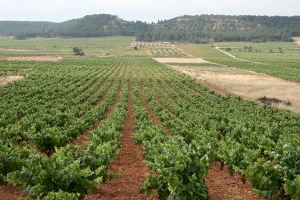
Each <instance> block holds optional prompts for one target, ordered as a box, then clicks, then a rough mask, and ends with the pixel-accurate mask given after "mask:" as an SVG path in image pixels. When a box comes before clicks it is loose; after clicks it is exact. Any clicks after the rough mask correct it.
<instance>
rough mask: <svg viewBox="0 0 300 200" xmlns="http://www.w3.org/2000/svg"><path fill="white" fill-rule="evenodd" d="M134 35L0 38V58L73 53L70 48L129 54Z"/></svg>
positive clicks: (93, 53)
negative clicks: (23, 38) (24, 38)
mask: <svg viewBox="0 0 300 200" xmlns="http://www.w3.org/2000/svg"><path fill="white" fill-rule="evenodd" d="M134 39H135V38H134V37H121V36H116V37H103V38H34V39H27V40H14V39H12V38H1V39H0V58H1V57H2V58H5V57H16V56H45V55H46V56H49V55H52V56H64V57H71V56H72V55H73V51H72V48H73V47H78V48H83V49H84V50H85V53H86V54H87V55H88V56H94V57H95V56H108V55H119V54H120V55H126V54H129V55H131V53H132V50H131V49H129V48H127V47H129V45H130V43H131V42H132V41H133V40H134Z"/></svg>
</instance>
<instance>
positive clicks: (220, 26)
mask: <svg viewBox="0 0 300 200" xmlns="http://www.w3.org/2000/svg"><path fill="white" fill-rule="evenodd" d="M0 35H2V36H15V37H16V38H19V39H25V38H28V37H37V36H42V37H57V36H62V37H99V36H114V35H122V36H136V37H137V40H144V41H189V42H196V43H200V42H208V41H209V40H210V39H214V40H215V41H266V40H283V41H287V40H291V37H292V36H299V35H300V16H294V17H279V16H275V17H267V16H224V15H200V16H181V17H177V18H174V19H170V20H164V21H159V22H157V23H151V24H149V23H144V22H139V21H137V22H133V21H131V22H130V21H126V20H123V19H121V18H119V17H117V16H114V15H107V14H101V15H88V16H85V17H83V18H80V19H73V20H69V21H65V22H62V23H52V22H17V21H2V22H0Z"/></svg>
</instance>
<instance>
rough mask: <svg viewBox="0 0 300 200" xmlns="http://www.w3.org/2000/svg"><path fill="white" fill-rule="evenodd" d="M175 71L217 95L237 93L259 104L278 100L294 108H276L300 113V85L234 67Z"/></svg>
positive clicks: (180, 69)
mask: <svg viewBox="0 0 300 200" xmlns="http://www.w3.org/2000/svg"><path fill="white" fill-rule="evenodd" d="M173 68H174V69H176V70H178V71H181V72H183V73H185V74H188V75H190V76H192V77H194V78H197V79H198V80H199V81H200V82H202V83H204V84H205V85H206V86H207V87H210V88H211V89H213V90H216V91H217V92H220V93H223V94H224V93H229V94H235V95H239V96H243V97H245V98H247V99H250V100H255V101H256V100H257V99H258V98H260V97H264V96H266V97H268V98H277V99H280V100H283V101H286V102H290V103H291V104H292V105H291V106H287V105H284V104H276V105H275V106H276V107H278V108H283V109H289V110H292V111H294V112H297V113H300V84H299V83H296V82H291V81H286V80H283V79H279V78H275V77H271V76H267V75H264V74H259V73H255V72H249V71H246V70H240V69H237V68H233V67H176V66H173Z"/></svg>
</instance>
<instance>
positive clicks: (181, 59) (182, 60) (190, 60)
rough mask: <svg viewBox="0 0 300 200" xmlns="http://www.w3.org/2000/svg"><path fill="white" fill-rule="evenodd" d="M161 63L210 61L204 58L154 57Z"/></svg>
mask: <svg viewBox="0 0 300 200" xmlns="http://www.w3.org/2000/svg"><path fill="white" fill-rule="evenodd" d="M153 59H154V60H156V61H157V62H160V63H209V62H208V61H206V60H204V59H202V58H153Z"/></svg>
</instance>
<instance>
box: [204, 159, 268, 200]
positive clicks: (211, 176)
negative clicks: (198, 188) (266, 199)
mask: <svg viewBox="0 0 300 200" xmlns="http://www.w3.org/2000/svg"><path fill="white" fill-rule="evenodd" d="M220 166H221V164H220V163H214V164H213V166H212V170H210V171H209V172H208V174H207V177H206V185H207V187H208V192H209V196H210V199H211V200H223V199H243V200H262V199H263V198H261V197H259V196H258V195H257V194H255V193H254V192H253V187H252V185H251V184H250V183H249V182H246V183H245V184H243V181H242V177H241V176H240V175H238V174H233V176H231V175H230V173H229V171H228V169H227V168H226V167H224V170H223V171H222V170H220Z"/></svg>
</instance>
